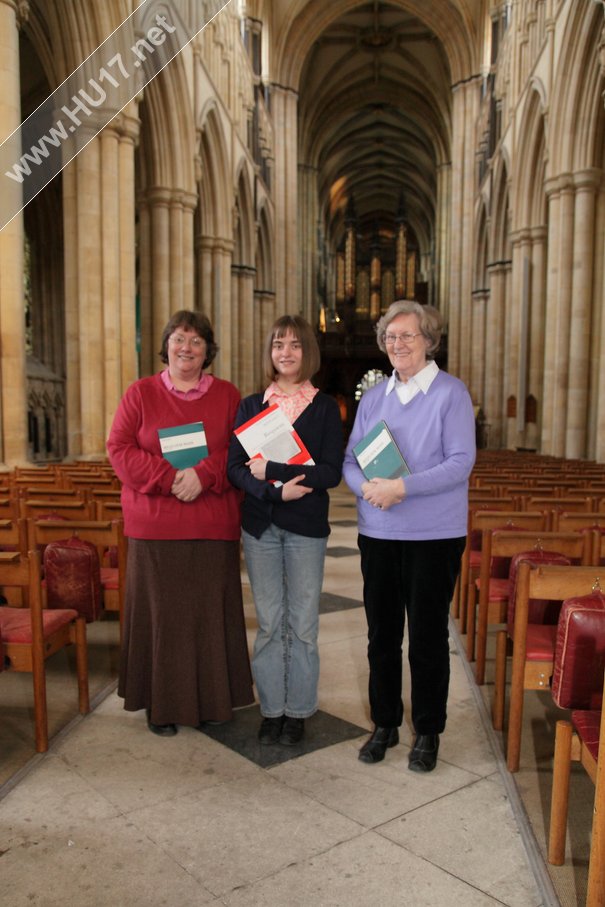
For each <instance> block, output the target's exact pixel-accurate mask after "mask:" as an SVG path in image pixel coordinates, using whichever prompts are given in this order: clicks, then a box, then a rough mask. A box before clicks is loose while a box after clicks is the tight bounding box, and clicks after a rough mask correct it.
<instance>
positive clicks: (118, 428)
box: [107, 310, 254, 737]
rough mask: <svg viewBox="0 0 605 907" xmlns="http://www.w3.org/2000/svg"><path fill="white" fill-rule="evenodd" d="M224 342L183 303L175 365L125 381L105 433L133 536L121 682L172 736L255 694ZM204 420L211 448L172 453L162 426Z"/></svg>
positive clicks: (226, 713)
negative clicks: (229, 464) (220, 364)
mask: <svg viewBox="0 0 605 907" xmlns="http://www.w3.org/2000/svg"><path fill="white" fill-rule="evenodd" d="M217 349H218V348H217V346H216V344H215V343H214V334H213V331H212V327H211V325H210V322H209V321H208V319H207V318H206V316H205V315H202V314H200V313H198V312H190V311H186V310H183V311H179V312H176V313H175V314H174V315H173V316H172V318H171V319H170V321H169V322H168V324H167V325H166V327H165V328H164V331H163V334H162V347H161V351H160V357H161V359H162V361H163V362H164V363H166V364H167V368H166V369H165V370H163V371H161V372H160V373H158V374H156V375H153V376H151V377H149V378H142V379H140V380H139V381H135V383H134V384H132V385H131V386H130V387H129V388H128V390H127V391H126V393H125V394H124V396H123V398H122V400H121V402H120V405H119V407H118V410H117V412H116V414H115V418H114V421H113V425H112V428H111V432H110V435H109V440H108V442H107V450H108V453H109V457H110V460H111V463H112V465H113V467H114V469H115V471H116V473H117V475H118V477H119V478H120V480H121V482H122V508H123V512H124V530H125V534H126V535H127V536H128V538H129V545H128V571H127V576H126V612H125V619H124V634H123V641H122V653H121V661H120V678H119V685H118V693H119V695H120V696H122V697H123V698H124V708H125V709H127V710H128V711H136V710H138V709H146V710H147V723H148V726H149V729H150V730H151V731H153V733H155V734H159V735H161V736H164V737H168V736H173V735H174V734H176V732H177V726H178V725H179V724H181V725H186V726H190V727H199V726H200V725H203V724H204V723H205V722H213V723H214V722H223V721H227V720H229V719H230V718H231V717H232V714H233V709H234V708H237V707H239V706H244V705H249V704H251V703H252V702H253V701H254V695H253V691H252V677H251V673H250V664H249V659H248V650H247V643H246V632H245V624H244V615H243V605H242V592H241V583H240V569H239V538H240V493H239V492H238V491H237V490H236V489H235V488H233V486H232V485H231V484H230V483H229V481H228V480H227V472H226V461H227V450H228V446H229V439H230V437H231V433H232V431H233V423H234V420H235V414H236V411H237V407H238V404H239V400H240V395H239V392H238V390H237V389H236V388H235V387H234V385H233V384H230V383H229V382H228V381H223V380H221V379H220V378H216V377H215V376H213V375H208V374H206V373H205V372H204V369H205V368H207V367H208V366H209V365H210V363H211V362H212V360H213V359H214V357H215V355H216V352H217ZM200 422H201V423H202V425H203V432H204V434H205V447H206V450H205V449H204V448H203V446H202V449H201V450H199V451H197V452H196V451H194V452H192V453H188V454H186V455H185V456H190V457H191V458H192V460H193V461H197V462H194V465H191V466H189V465H184V466H181V468H179V463H178V462H177V465H176V466H175V465H172V463H171V462H170V461H169V460H168V459H167V458H166V456H165V454H167V453H168V446H169V445H170V439H166V438H163V439H162V440H160V435H159V434H158V432H159V431H160V430H162V429H177V428H178V427H182V426H190V425H191V423H200ZM199 431H200V429H199V425H198V426H197V432H198V434H197V435H196V433H195V429H194V428H192V433H191V443H193V444H194V445H195V446H198V445H200V444H201V445H203V443H204V442H203V438H201V437H200V435H199ZM163 434H165V433H163ZM174 434H175V433H174V432H171V431H169V432H168V435H173V436H174ZM189 434H190V433H185V435H182V434H181V435H180V437H178V439H177V443H178V442H182V441H183V438H185V444H186V443H187V437H188V435H189ZM173 443H174V437H173ZM163 451H164V453H163ZM170 456H171V459H173V461H174V454H171V455H170ZM198 456H199V460H198Z"/></svg>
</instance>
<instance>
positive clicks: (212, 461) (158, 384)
mask: <svg viewBox="0 0 605 907" xmlns="http://www.w3.org/2000/svg"><path fill="white" fill-rule="evenodd" d="M239 400H240V395H239V391H238V390H237V388H236V387H235V386H234V385H233V384H230V383H229V382H228V381H223V380H221V379H220V378H214V380H213V382H212V385H211V387H210V389H209V390H208V392H207V393H206V394H204V396H203V397H200V398H199V399H198V400H183V399H181V398H179V397H178V396H176V395H175V394H173V393H171V392H170V391H169V390H168V389H167V388H166V387H165V386H164V384H163V382H162V380H161V378H160V375H159V374H157V375H153V376H152V377H150V378H141V380H139V381H135V383H134V384H132V385H131V386H130V387H129V388H128V390H127V391H126V393H125V394H124V396H123V398H122V400H121V402H120V405H119V406H118V409H117V411H116V414H115V417H114V420H113V425H112V427H111V431H110V434H109V439H108V441H107V451H108V453H109V458H110V460H111V464H112V466H113V468H114V469H115V471H116V474H117V475H118V477H119V479H120V480H121V482H122V509H123V512H124V531H125V534H126V535H127V536H130V537H131V538H139V539H231V540H235V539H239V537H240V501H241V493H240V492H239V491H237V490H236V489H235V488H234V487H233V486H232V485H231V484H230V482H229V481H228V479H227V469H226V463H227V450H228V447H229V441H230V438H231V433H232V431H233V423H234V420H235V414H236V411H237V406H238V403H239ZM200 420H201V421H202V422H203V423H204V429H205V431H206V443H207V445H208V456H207V457H206V458H205V459H204V460H202V461H201V462H200V463H199V464H198V465H197V466H196V467H194V468H195V471H196V472H197V474H198V476H199V479H200V481H201V483H202V489H203V491H202V493H201V494H200V495H199V496H198V497H197V498H196V500H195V501H190V502H187V503H184V502H182V501H179V500H178V498H176V497H175V496H174V495H173V494H171V492H170V489H171V487H172V483H173V480H174V477H175V475H176V470H175V469H174V467H173V466H171V465H170V463H169V462H168V461H167V460H165V459H164V457H163V456H162V453H161V449H160V442H159V439H158V428H170V427H172V426H174V425H185V424H187V423H189V422H199V421H200Z"/></svg>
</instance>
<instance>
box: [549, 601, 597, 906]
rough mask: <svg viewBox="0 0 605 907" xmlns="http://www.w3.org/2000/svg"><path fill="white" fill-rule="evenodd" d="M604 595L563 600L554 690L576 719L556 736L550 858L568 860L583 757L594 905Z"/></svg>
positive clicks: (594, 902) (560, 726) (561, 726)
mask: <svg viewBox="0 0 605 907" xmlns="http://www.w3.org/2000/svg"><path fill="white" fill-rule="evenodd" d="M604 675H605V596H604V595H603V593H602V592H601V591H600V590H597V589H595V590H594V591H593V592H592V593H591V594H590V595H586V596H582V597H578V598H572V599H568V600H567V601H565V602H564V603H563V607H562V609H561V615H560V617H559V625H558V628H557V639H556V645H555V659H554V671H553V683H552V696H553V700H554V702H555V704H556V705H558V706H559V707H560V708H564V709H571V710H572V711H571V721H558V722H557V728H556V737H555V758H554V765H553V781H552V796H551V810H550V833H549V842H548V862H549V863H552V864H554V865H555V866H561V865H563V863H564V862H565V836H566V826H567V815H568V806H569V786H570V771H571V762H572V760H573V761H576V762H580V763H581V765H582V766H583V767H584V768H585V770H586V772H587V773H588V776H589V777H590V778H591V779H592V781H593V783H594V784H595V805H594V819H593V828H592V845H591V853H590V863H589V873H588V895H587V900H586V903H587V904H589V905H603V902H604V899H605V835H604V833H603V820H604V817H605V772H604V770H603V766H604V765H605V757H603V758H601V759H599V755H600V754H602V753H605V717H604V712H603V697H602V694H603V680H604Z"/></svg>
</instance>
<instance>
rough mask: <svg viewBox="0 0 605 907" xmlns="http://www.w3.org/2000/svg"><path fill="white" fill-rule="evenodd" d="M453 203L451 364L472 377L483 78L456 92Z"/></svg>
mask: <svg viewBox="0 0 605 907" xmlns="http://www.w3.org/2000/svg"><path fill="white" fill-rule="evenodd" d="M452 101H453V114H452V123H453V125H452V204H451V216H450V230H449V236H450V249H451V285H450V286H451V290H450V306H449V316H448V323H449V327H448V356H449V361H448V368H449V371H451V372H452V373H453V374H455V375H457V376H458V377H460V378H461V379H462V380H463V381H465V382H467V383H468V381H469V377H470V362H471V356H472V337H471V331H470V324H471V318H472V311H471V291H472V273H473V268H472V263H473V248H474V231H473V222H474V195H475V192H474V189H475V156H474V151H475V124H476V120H477V111H478V101H479V80H477V79H473V80H471V81H469V82H464V83H461V84H459V85H456V86H454V89H453V92H452Z"/></svg>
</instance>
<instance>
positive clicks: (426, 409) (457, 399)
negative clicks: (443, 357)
mask: <svg viewBox="0 0 605 907" xmlns="http://www.w3.org/2000/svg"><path fill="white" fill-rule="evenodd" d="M386 387H387V382H386V381H385V382H383V383H382V384H379V385H377V386H376V387H374V388H372V389H371V390H369V391H366V393H365V394H364V395H363V397H362V398H361V401H360V403H359V408H358V410H357V416H356V418H355V424H354V426H353V431H352V432H351V437H350V438H349V443H348V445H347V450H346V453H345V460H344V469H343V475H344V478H345V481H346V483H347V485H348V486H349V488H350V489H351V491H353V492H354V493H355V495H356V496H357V514H358V524H359V532H360V533H361V534H362V535H367V536H370V537H371V538H379V539H407V540H422V539H448V538H459V537H461V536H465V535H466V531H467V512H468V477H469V475H470V472H471V469H472V468H473V464H474V462H475V452H476V451H475V417H474V413H473V405H472V402H471V398H470V395H469V393H468V391H467V389H466V387H465V385H464V384H463V382H462V381H460V380H459V379H458V378H454V377H453V376H452V375H449V374H448V373H447V372H443V371H440V372H439V374H438V375H437V376H436V378H435V380H434V381H433V382H432V384H431V386H430V387H429V390H428V392H427V393H426V394H424V393H423V392H422V391H420V392H419V393H417V394H416V396H415V397H413V398H412V400H410V401H409V403H406V404H402V403H401V402H400V400H399V398H398V396H397V393H396V391H395V390H393V391H392V392H391V393H390V394H388V395H387V394H386V393H385V391H386ZM380 419H384V421H385V422H386V424H387V425H388V427H389V428H390V430H391V433H392V434H393V436H394V438H395V440H396V442H397V444H398V446H399V449H400V450H401V453H402V454H403V456H404V457H405V459H406V461H407V463H408V466H409V467H410V471H411V473H412V474H411V475H409V476H406V478H405V479H404V482H405V489H406V496H405V498H404V500H403V501H402V502H401V504H395V505H394V506H393V507H390V508H389V510H385V511H382V510H378V509H376V508H375V507H372V506H371V505H370V504H368V503H367V502H366V501H364V500H363V496H362V491H361V485H362V483H363V482H364V481H365V478H364V475H363V473H362V471H361V469H360V468H359V466H358V465H357V460H356V459H355V456H354V455H353V453H352V450H353V447H354V446H355V444H357V442H358V441H360V440H361V439H362V438H363V437H364V435H366V434H367V433H368V432H369V431H370V429H371V428H373V427H374V426H375V425H376V423H377V422H378V421H379V420H380Z"/></svg>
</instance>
